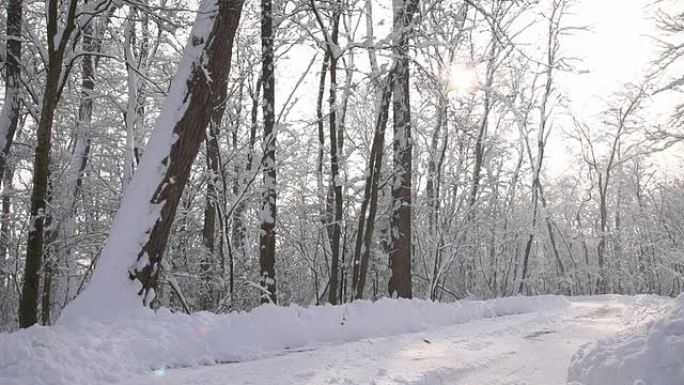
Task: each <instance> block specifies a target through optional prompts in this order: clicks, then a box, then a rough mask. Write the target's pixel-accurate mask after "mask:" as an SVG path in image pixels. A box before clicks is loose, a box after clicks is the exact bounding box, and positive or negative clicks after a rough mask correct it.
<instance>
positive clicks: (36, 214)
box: [19, 0, 97, 328]
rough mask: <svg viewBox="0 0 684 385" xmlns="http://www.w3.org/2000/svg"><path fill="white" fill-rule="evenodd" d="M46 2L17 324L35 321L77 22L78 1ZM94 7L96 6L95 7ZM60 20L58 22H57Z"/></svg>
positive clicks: (27, 323)
mask: <svg viewBox="0 0 684 385" xmlns="http://www.w3.org/2000/svg"><path fill="white" fill-rule="evenodd" d="M46 6H47V28H46V40H47V63H45V66H46V68H45V86H44V89H43V101H42V106H41V110H40V116H39V119H38V127H37V129H36V139H37V142H38V143H37V145H36V148H35V156H34V161H33V189H32V192H31V210H30V215H31V217H30V221H31V226H30V229H29V232H28V243H27V246H26V267H25V269H24V282H23V286H22V296H21V302H20V304H19V325H20V326H21V327H24V328H25V327H29V326H31V325H33V324H35V323H36V321H37V311H38V288H39V282H40V275H39V270H40V267H41V264H42V262H43V257H42V255H43V246H44V240H45V218H46V204H45V203H46V201H47V199H48V179H49V176H50V170H49V165H50V148H51V141H52V125H53V121H54V117H55V110H56V109H57V104H58V103H59V99H60V97H61V95H62V91H63V90H64V86H65V84H66V82H65V80H64V79H65V78H66V75H68V72H69V70H70V69H71V64H70V63H68V64H67V66H66V67H65V66H64V59H65V55H66V54H67V52H68V51H69V50H70V48H71V43H72V40H73V36H72V35H74V33H75V31H76V28H77V24H78V16H77V9H78V1H77V0H68V1H66V2H65V3H63V2H62V1H60V0H48V1H47V3H46ZM96 10H97V8H96ZM60 21H61V22H60Z"/></svg>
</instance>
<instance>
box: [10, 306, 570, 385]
mask: <svg viewBox="0 0 684 385" xmlns="http://www.w3.org/2000/svg"><path fill="white" fill-rule="evenodd" d="M568 304H569V303H568V301H567V300H566V299H565V298H563V297H556V296H541V297H512V298H502V299H496V300H489V301H460V302H456V303H450V304H439V303H433V302H429V301H422V300H391V299H384V300H380V301H377V302H375V303H371V302H368V301H356V302H354V303H352V304H347V305H343V306H318V307H311V308H302V307H299V306H289V307H276V306H272V305H264V306H261V307H259V308H257V309H255V310H253V311H251V312H248V313H244V312H243V313H231V314H224V315H215V314H211V313H207V312H200V313H195V314H192V315H184V314H178V313H170V312H169V311H167V310H160V311H158V312H156V313H152V312H151V311H150V312H146V313H145V314H144V315H142V316H140V317H138V318H134V319H130V318H123V317H121V318H118V319H116V320H111V321H107V322H105V323H102V322H99V321H93V320H91V319H87V318H80V319H78V320H75V321H73V322H72V323H69V324H66V325H61V324H58V325H57V326H53V327H41V326H34V327H31V328H29V329H25V330H21V331H18V332H15V333H11V334H0V384H2V385H27V384H31V385H58V384H60V385H61V384H69V385H80V384H83V385H94V384H101V383H114V382H117V381H121V380H123V379H125V378H127V377H129V376H131V375H134V374H138V373H144V372H146V371H152V370H154V371H155V373H160V374H163V371H164V370H166V369H167V368H176V367H187V366H196V365H210V364H215V363H227V362H234V361H245V360H252V359H258V358H264V357H270V356H275V355H279V354H283V353H286V352H288V351H297V350H308V349H314V348H316V347H319V346H322V345H328V344H336V343H342V342H346V341H354V340H359V339H363V338H371V337H382V336H390V335H396V334H402V333H410V332H417V331H424V330H429V329H432V328H435V327H438V326H445V325H450V324H454V323H462V322H466V321H472V320H478V319H483V318H491V317H497V316H504V315H511V314H521V313H528V312H534V311H541V310H552V309H557V308H562V307H564V306H567V305H568Z"/></svg>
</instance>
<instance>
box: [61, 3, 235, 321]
mask: <svg viewBox="0 0 684 385" xmlns="http://www.w3.org/2000/svg"><path fill="white" fill-rule="evenodd" d="M241 9H242V1H240V0H225V1H218V0H204V1H202V2H201V4H200V7H199V10H198V13H197V18H196V20H195V24H194V26H193V29H192V32H191V34H190V37H189V39H188V43H187V45H186V48H185V53H184V55H183V58H182V59H181V62H180V64H179V66H178V70H177V72H176V76H175V78H174V80H173V82H172V84H171V88H170V91H169V96H168V97H167V99H166V102H165V103H164V107H163V108H162V111H161V113H160V115H159V118H158V120H157V123H156V126H155V129H154V130H153V132H152V135H151V137H150V139H149V142H148V144H147V147H146V149H145V152H144V154H143V156H142V159H141V161H140V164H139V168H138V170H137V171H136V173H135V174H134V176H133V179H132V180H131V183H130V184H129V186H128V188H127V190H126V192H125V193H124V196H123V198H122V201H121V207H120V208H119V211H118V212H117V215H116V217H115V219H114V222H113V223H112V227H111V231H110V233H109V239H108V240H107V243H106V245H105V247H104V249H103V250H102V253H101V254H100V258H99V262H98V265H97V267H96V269H95V272H94V274H93V277H92V279H91V282H90V284H89V286H88V287H87V288H86V290H85V291H84V292H83V293H82V294H81V295H80V296H79V297H78V298H76V300H75V301H73V302H72V303H71V304H70V305H69V306H68V307H67V309H66V310H65V312H64V313H63V314H62V318H61V321H62V322H67V321H68V320H70V319H71V320H73V319H74V318H76V317H79V316H90V317H93V318H111V317H116V316H126V315H130V313H137V312H140V311H141V310H140V309H144V306H150V305H151V304H152V301H153V300H154V297H155V289H156V286H157V281H158V278H159V271H160V269H161V261H162V256H163V253H164V250H165V248H166V243H167V240H168V237H169V232H170V229H171V224H172V222H173V219H174V216H175V212H176V208H177V207H178V203H179V201H180V198H181V195H182V193H183V189H184V187H185V184H186V182H187V180H188V176H189V173H190V168H191V166H192V162H193V160H194V158H195V156H196V155H197V152H198V150H199V146H200V144H201V142H202V140H203V139H204V132H205V130H206V128H207V125H208V124H209V120H210V118H211V115H212V114H211V112H212V111H213V109H214V108H215V107H216V105H217V104H218V103H219V102H220V94H221V90H222V89H225V87H226V84H227V80H228V74H229V71H230V64H231V54H232V52H231V51H232V46H233V40H234V37H235V32H236V30H237V26H238V23H239V20H240V12H241ZM126 277H128V279H127V278H126ZM136 293H137V295H138V296H139V297H138V296H136V295H135V294H136ZM141 300H142V304H143V305H144V306H140V301H141ZM127 313H128V314H127Z"/></svg>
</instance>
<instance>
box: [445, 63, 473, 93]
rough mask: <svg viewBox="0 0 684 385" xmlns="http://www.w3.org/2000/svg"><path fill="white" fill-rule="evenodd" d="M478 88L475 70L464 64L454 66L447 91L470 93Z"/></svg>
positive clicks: (450, 72) (449, 75)
mask: <svg viewBox="0 0 684 385" xmlns="http://www.w3.org/2000/svg"><path fill="white" fill-rule="evenodd" d="M476 86H477V76H476V74H475V69H474V68H472V67H469V66H466V65H464V64H452V65H451V67H450V68H449V74H448V80H447V90H448V91H455V92H459V93H462V92H468V91H471V90H473V89H474V88H475V87H476Z"/></svg>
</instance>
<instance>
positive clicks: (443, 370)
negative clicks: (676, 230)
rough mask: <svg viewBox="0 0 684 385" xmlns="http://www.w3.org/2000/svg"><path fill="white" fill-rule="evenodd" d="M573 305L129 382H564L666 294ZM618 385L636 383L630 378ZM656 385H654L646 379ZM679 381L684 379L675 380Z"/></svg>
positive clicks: (380, 384) (253, 384)
mask: <svg viewBox="0 0 684 385" xmlns="http://www.w3.org/2000/svg"><path fill="white" fill-rule="evenodd" d="M571 301H572V304H571V305H570V306H564V307H560V308H556V309H546V310H540V311H536V312H531V313H525V314H518V315H509V316H502V317H495V318H489V319H482V320H476V321H472V322H465V323H461V324H456V325H450V326H446V327H441V328H437V329H433V330H431V331H423V332H417V333H412V334H403V335H398V336H392V337H383V338H372V339H365V340H360V341H356V342H350V343H345V344H341V345H337V346H325V347H320V348H318V349H315V350H311V351H300V352H294V353H291V354H284V355H281V356H275V357H270V358H266V359H261V360H255V361H249V362H240V363H233V364H226V365H213V366H208V367H193V368H185V369H173V370H168V371H157V372H155V373H147V374H143V375H138V376H136V377H134V378H129V379H128V380H127V381H125V382H124V383H125V384H126V385H157V384H159V385H161V384H163V385H197V384H201V385H226V384H229V385H243V384H244V385H246V384H251V385H325V384H337V385H368V384H373V385H440V384H444V385H562V384H566V377H567V370H568V365H569V364H570V358H571V357H572V355H573V354H574V353H575V352H576V351H577V349H578V348H579V347H580V346H582V345H584V344H586V343H587V342H591V341H597V340H599V339H602V338H606V337H608V336H611V335H614V334H616V333H618V332H620V331H622V330H624V328H628V327H631V326H632V325H635V324H637V323H639V322H641V321H643V320H644V319H648V318H649V317H650V316H649V314H653V313H655V312H657V311H658V309H659V308H661V307H662V304H663V303H666V302H668V301H669V300H668V299H663V298H658V297H637V298H634V297H616V296H602V297H586V298H575V299H571ZM620 385H634V384H632V383H628V384H620ZM648 385H650V384H648ZM669 385H680V384H669Z"/></svg>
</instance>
